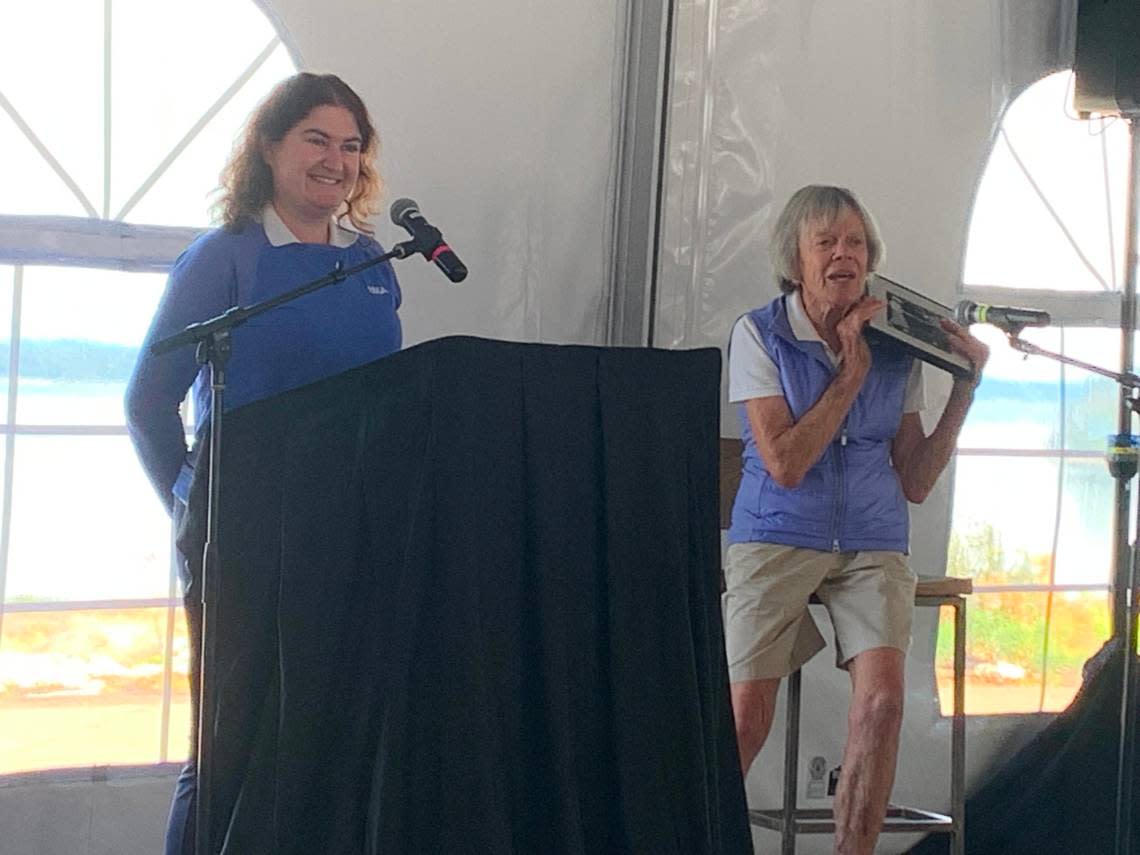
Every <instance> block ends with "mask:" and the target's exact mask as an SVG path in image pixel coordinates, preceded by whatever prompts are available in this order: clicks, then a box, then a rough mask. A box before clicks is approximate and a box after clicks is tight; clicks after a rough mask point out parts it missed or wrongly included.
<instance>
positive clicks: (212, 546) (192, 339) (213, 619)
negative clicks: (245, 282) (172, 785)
mask: <svg viewBox="0 0 1140 855" xmlns="http://www.w3.org/2000/svg"><path fill="white" fill-rule="evenodd" d="M420 243H421V242H420V241H417V240H415V239H413V240H410V241H405V242H403V243H399V244H396V246H394V247H392V249H391V250H390V251H389V252H386V253H384V254H383V255H378V256H376V257H375V258H370V259H368V260H367V261H363V262H361V263H360V264H357V265H354V266H352V267H349V268H347V269H345V268H344V267H343V266H342V265H341V264H340V262H337V265H336V267H335V268H333V271H332V272H331V273H329V274H327V275H325V276H322V277H320V278H319V279H314V280H312V281H311V282H306V283H305V284H303V285H300V286H298V287H297V288H294V289H292V290H291V291H286V292H285V293H283V294H278V295H277V296H276V297H271V298H270V299H268V300H263V301H262V302H260V303H254V304H253V305H251V306H234V307H232V308H230V309H227V310H226V311H225V312H223V313H222V314H220V315H218V316H217V317H214V318H210V319H209V320H205V321H202V322H200V323H196V324H190V325H189V326H188V327H186V328H185V329H184V330H182V331H181V332H177V333H174V334H173V335H170V336H167V337H166V338H164V339H161V340H159V341H157V342H155V343H154V344H153V345H151V348H150V353H151V354H152V355H154V356H158V355H159V354H163V353H168V352H169V351H172V350H176V349H177V348H180V347H184V346H186V345H188V344H194V345H196V352H195V356H196V358H197V360H198V364H199V365H209V366H210V460H209V465H208V475H209V499H208V501H207V503H206V543H205V547H204V549H203V554H202V574H201V578H200V579H199V580H198V584H199V588H200V594H201V597H202V652H201V662H200V669H199V670H200V674H201V678H200V680H201V682H200V689H199V702H198V756H197V758H196V769H195V771H196V786H197V794H196V797H197V809H196V812H195V817H194V828H195V844H194V851H195V855H215V851H216V850H214V849H213V848H212V847H211V845H210V844H211V840H210V829H211V828H212V822H213V816H212V814H213V793H212V789H213V780H214V737H215V735H216V734H215V729H216V725H217V717H218V716H217V698H216V686H215V682H214V661H215V657H216V653H217V649H216V645H215V639H214V632H213V629H214V627H215V626H216V625H217V621H218V618H219V616H220V615H221V602H220V598H219V592H220V590H221V587H220V584H219V581H218V578H217V571H218V570H219V569H220V564H219V556H220V552H219V543H218V523H219V521H220V519H221V497H222V468H221V461H222V410H223V407H224V402H225V391H226V365H227V363H228V362H229V358H230V353H231V350H232V346H233V342H232V339H231V334H232V332H233V331H234V329H236V328H237V327H239V326H241V325H242V324H244V323H245V322H246V321H248V320H249V319H250V318H254V317H257V316H258V315H261V314H264V313H265V312H268V311H269V310H270V309H275V308H277V307H278V306H280V305H282V304H284V303H289V302H291V301H293V300H296V299H297V298H298V297H303V296H305V295H306V294H311V293H312V292H314V291H318V290H320V289H321V288H325V287H327V286H329V285H334V284H336V283H338V282H343V281H344V280H345V279H347V278H348V277H350V276H353V275H354V274H356V273H359V272H360V271H362V270H365V269H366V268H369V267H373V266H375V265H377V264H380V263H381V262H384V261H387V260H389V259H391V258H396V259H401V258H407V257H408V256H409V255H413V254H414V253H417V252H422V251H423V247H422V246H420Z"/></svg>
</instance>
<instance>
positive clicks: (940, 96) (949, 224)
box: [653, 0, 1076, 855]
mask: <svg viewBox="0 0 1140 855" xmlns="http://www.w3.org/2000/svg"><path fill="white" fill-rule="evenodd" d="M1075 15H1076V4H1075V2H1044V0H1042V2H1038V0H992V2H986V0H971V2H963V3H941V2H935V0H927V1H926V2H916V3H909V2H908V3H899V2H896V0H861V2H859V3H851V2H849V0H798V2H794V3H792V2H787V3H772V2H765V1H764V0H680V2H679V3H678V6H677V12H676V19H675V20H676V23H675V42H674V44H675V53H674V58H673V62H674V65H673V69H672V98H671V101H670V111H669V139H668V145H667V163H668V168H667V170H666V181H667V184H666V193H665V199H664V213H663V226H662V237H661V258H662V264H661V269H660V277H659V281H658V285H657V294H656V306H655V309H654V318H655V324H654V338H653V340H654V343H655V344H657V345H658V346H663V347H697V346H705V345H711V346H717V347H722V348H723V347H724V346H725V344H726V342H727V340H728V335H729V331H730V329H731V326H732V324H733V322H734V321H735V319H736V318H737V317H738V316H739V315H740V314H741V313H743V312H744V311H746V310H748V309H750V308H753V307H756V306H759V305H763V304H764V303H766V302H767V301H768V300H770V299H771V298H772V297H774V296H775V295H776V294H777V293H778V291H777V288H776V285H775V282H774V280H773V278H772V275H771V272H770V266H769V258H768V234H769V231H770V229H771V226H772V223H773V222H774V220H775V218H776V216H777V215H778V213H779V210H780V207H781V206H782V205H783V204H784V202H785V201H786V200H787V198H788V197H789V196H790V195H791V194H792V193H793V192H794V191H795V190H796V189H797V188H798V187H800V186H802V185H804V184H808V183H827V184H840V185H844V186H848V187H850V188H852V189H853V190H854V191H855V192H856V193H857V194H858V195H859V196H860V198H862V199H863V200H864V202H865V203H866V204H867V205H868V206H869V208H870V209H871V210H872V211H873V212H874V214H875V216H876V219H877V221H878V224H879V226H880V228H881V231H882V234H883V236H884V239H885V242H886V246H887V253H886V260H885V263H884V265H883V268H882V269H883V271H884V272H885V273H886V274H887V275H889V276H891V277H892V278H895V279H898V280H899V281H901V282H903V283H907V284H909V285H911V287H914V288H915V289H917V290H919V291H922V292H924V293H926V294H928V295H930V296H931V297H933V298H935V299H937V300H939V301H941V302H943V303H948V304H949V303H953V302H954V301H955V300H956V291H957V289H958V288H959V283H960V281H961V275H962V268H963V258H964V254H965V242H966V235H967V227H968V223H969V217H970V211H971V206H972V204H973V197H974V194H975V190H976V186H977V184H978V182H979V181H980V179H981V174H982V170H983V168H984V166H985V163H986V160H987V158H988V156H989V150H990V145H991V140H992V137H993V133H994V131H995V129H996V122H997V120H998V119H999V118H1000V115H1001V112H1002V110H1003V108H1004V106H1005V105H1006V104H1008V103H1009V101H1010V100H1011V99H1012V98H1013V97H1014V96H1015V95H1016V94H1017V93H1018V92H1020V91H1021V90H1022V89H1023V88H1024V87H1025V86H1027V85H1028V84H1030V83H1032V82H1034V81H1035V80H1037V79H1039V78H1041V77H1043V76H1045V75H1046V74H1048V73H1049V72H1051V71H1054V70H1056V69H1058V68H1064V67H1069V66H1070V65H1071V58H1072V54H1073V32H1074V27H1075ZM926 375H927V384H928V389H929V394H928V397H929V398H930V407H931V410H932V414H933V415H936V414H937V413H939V412H941V407H942V404H943V402H944V400H945V395H946V394H947V392H948V391H949V383H948V375H945V374H944V373H943V372H940V371H937V370H936V369H932V368H929V367H928V368H927V369H926ZM928 426H930V425H928ZM722 433H723V434H724V435H726V436H739V435H740V425H739V422H738V415H737V413H736V408H735V407H730V406H729V405H728V404H727V403H726V404H725V405H724V410H723V413H722ZM951 479H952V474H951V473H947V474H946V475H945V476H943V478H942V479H941V480H940V482H939V484H938V486H937V488H936V490H935V491H934V493H933V494H932V495H931V496H930V498H929V499H927V501H926V502H925V503H924V504H923V505H922V506H912V508H911V519H912V533H911V541H912V566H913V567H914V569H915V570H916V572H918V573H919V574H920V575H927V576H939V575H943V574H944V567H945V560H946V545H947V539H948V531H949V525H950V485H951ZM817 618H818V619H819V620H820V621H821V622H822V623H823V624H824V625H826V621H827V618H826V616H825V614H823V613H822V611H821V612H819V613H818V614H817ZM936 624H937V616H936V613H935V610H933V609H919V610H917V613H916V623H915V630H914V646H913V648H912V650H911V655H910V658H909V664H908V674H907V681H908V697H907V713H906V718H905V722H904V726H903V737H902V745H901V751H900V763H899V773H898V778H897V782H896V788H895V796H896V799H897V801H899V802H900V803H903V804H910V805H914V806H919V807H925V808H933V809H946V808H948V806H949V780H950V776H949V720H948V719H943V718H942V717H941V714H940V712H939V708H938V701H937V692H936V688H935V685H934V678H933V669H932V667H931V663H932V662H933V647H934V638H935V631H936ZM825 634H826V633H825ZM833 663H834V651H833V650H829V651H827V652H825V653H822V654H820V656H818V657H817V658H816V659H815V660H813V661H812V662H811V663H810V664H809V665H808V666H807V668H806V669H805V672H804V673H805V677H804V708H803V714H802V721H801V735H800V757H801V769H800V781H801V796H800V798H801V800H802V799H803V798H804V796H803V789H802V787H803V786H805V785H806V781H807V778H808V775H807V771H806V767H807V763H808V761H809V759H810V758H811V757H812V756H816V755H820V756H823V757H825V758H826V760H827V763H828V767H829V768H832V767H834V766H836V765H838V764H839V762H840V759H841V756H842V747H843V741H844V739H845V736H846V717H845V710H846V707H847V701H848V699H849V696H850V684H849V681H848V679H847V677H846V675H845V674H843V673H842V672H840V671H838V670H837V669H836V668H835V667H834V664H833ZM782 697H783V696H782V695H781V704H780V708H779V709H778V711H777V717H776V725H775V726H774V728H773V734H772V738H771V739H770V740H769V744H768V745H767V746H766V747H765V749H764V751H763V753H762V754H761V755H760V757H759V759H758V761H757V763H756V765H755V766H754V767H753V770H752V772H751V774H750V775H749V777H748V781H747V791H748V797H749V803H750V804H751V805H753V806H756V807H774V806H777V805H779V804H781V803H782V797H781V788H782V774H783V748H784V745H783V726H782V725H783V718H782V716H783V702H782ZM1048 718H1049V717H1047V716H1007V717H993V718H973V719H971V720H970V723H969V727H968V737H969V738H968V743H967V746H968V751H967V766H968V773H967V782H968V785H969V784H970V783H973V782H976V781H977V780H978V778H979V777H981V776H983V775H984V774H985V772H986V771H987V770H988V769H990V768H992V767H993V766H994V765H995V764H998V763H1000V762H1001V760H1002V759H1003V758H1004V757H1008V756H1009V754H1010V753H1011V751H1012V750H1013V749H1014V747H1015V746H1016V745H1018V744H1021V743H1023V742H1024V741H1026V740H1028V739H1029V738H1031V737H1032V735H1033V734H1034V733H1035V732H1036V731H1037V730H1038V729H1039V728H1040V727H1041V726H1043V724H1044V723H1045V722H1046V721H1047V720H1048ZM828 801H829V800H822V801H819V802H804V804H806V805H807V806H816V807H819V806H825V805H826V804H828ZM755 841H756V843H757V847H758V849H757V851H774V850H773V848H774V847H775V846H777V845H778V844H777V842H776V841H777V838H776V836H775V835H774V834H773V833H771V832H763V831H757V832H755ZM913 841H914V838H913V837H906V836H901V835H893V836H885V837H884V838H883V839H882V841H881V842H880V847H879V849H880V851H882V852H898V851H903V850H905V849H906V848H907V847H908V846H909V845H911V844H912V843H913ZM830 847H831V841H830V839H828V838H826V837H816V838H803V839H802V840H801V842H800V846H799V848H798V849H797V851H800V852H804V853H809V855H810V853H815V852H830V851H831V849H830Z"/></svg>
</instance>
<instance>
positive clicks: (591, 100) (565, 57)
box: [272, 0, 626, 344]
mask: <svg viewBox="0 0 1140 855" xmlns="http://www.w3.org/2000/svg"><path fill="white" fill-rule="evenodd" d="M272 6H273V9H274V10H275V11H276V14H277V15H278V17H279V18H280V20H281V22H282V24H283V25H284V28H285V29H286V30H287V31H288V33H289V34H290V36H291V38H292V40H293V42H294V43H295V44H296V46H297V49H298V51H299V54H300V56H301V58H302V60H303V61H304V65H305V67H307V68H311V69H313V70H320V71H333V72H335V73H337V74H339V75H341V76H342V77H343V78H344V79H345V80H347V81H349V82H350V83H351V84H352V85H353V86H354V87H356V88H357V89H358V90H359V91H360V93H361V95H362V97H363V98H364V100H365V103H367V104H368V105H369V108H370V110H371V111H372V114H373V120H374V122H375V123H376V125H377V127H378V129H379V132H380V139H381V146H382V150H381V171H382V174H383V176H384V179H385V182H386V185H387V186H386V197H387V200H388V202H391V201H392V200H393V199H396V198H399V197H402V196H410V197H412V198H414V199H415V200H416V201H417V202H419V203H420V207H421V210H422V211H423V212H424V215H425V216H426V217H427V218H428V220H430V221H431V222H433V223H434V224H436V225H438V226H439V227H440V228H441V229H442V230H443V232H444V235H445V237H446V238H447V239H448V241H449V242H450V244H451V245H452V246H453V247H454V248H455V249H456V251H457V253H458V254H459V255H460V257H461V258H462V259H463V260H464V261H465V262H466V263H467V265H468V267H469V268H470V271H471V273H470V276H469V277H468V279H467V281H466V282H464V283H463V284H462V285H460V286H454V285H451V284H449V283H448V282H447V281H446V280H445V279H443V277H442V276H441V275H440V273H439V271H437V270H436V269H435V268H434V267H433V266H431V265H428V264H425V263H423V262H422V261H418V260H409V261H405V262H403V263H402V264H401V265H400V266H399V268H398V273H399V276H400V279H401V282H402V284H403V286H404V291H405V302H404V305H403V307H402V308H401V311H400V314H401V317H402V319H403V322H404V328H405V338H406V341H407V343H409V344H414V343H415V342H418V341H423V340H425V339H429V338H436V337H439V336H441V335H448V334H452V333H463V334H471V335H482V336H491V337H496V338H505V339H513V340H520V341H539V340H541V341H548V342H573V343H601V342H602V341H603V340H604V338H605V324H606V307H607V304H608V300H609V296H608V283H609V269H610V259H609V250H610V247H611V245H612V240H611V234H612V226H611V219H612V211H613V206H614V201H613V199H614V182H615V174H616V173H615V170H616V157H617V155H616V152H617V145H618V141H619V129H620V114H621V95H622V88H621V87H622V84H623V79H624V77H623V67H624V62H625V17H626V4H625V3H624V2H619V0H582V2H577V3H572V4H557V3H547V4H534V3H528V2H525V0H495V2H493V3H470V2H463V0H434V2H432V3H430V4H424V3H417V2H413V0H385V2H383V3H364V2H360V0H327V2H322V3H317V2H314V0H278V2H275V3H273V4H272ZM382 219H383V222H382V223H380V224H379V225H380V229H379V232H378V234H379V237H380V240H381V242H382V243H389V244H390V243H392V242H394V241H396V240H401V239H403V238H404V237H406V235H405V234H404V233H403V232H401V231H400V230H398V229H396V228H395V227H394V226H392V225H391V224H389V223H388V222H387V217H386V216H385V217H382Z"/></svg>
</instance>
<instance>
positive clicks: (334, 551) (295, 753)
mask: <svg viewBox="0 0 1140 855" xmlns="http://www.w3.org/2000/svg"><path fill="white" fill-rule="evenodd" d="M719 367H720V356H719V353H718V352H717V351H715V350H702V351H688V352H669V351H654V350H642V349H607V348H593V347H555V346H547V345H522V344H509V343H504V342H494V341H487V340H481V339H471V338H451V339H442V340H438V341H434V342H429V343H427V344H424V345H420V346H418V347H414V348H411V349H409V350H406V351H403V352H401V353H398V354H395V355H394V356H391V357H389V358H387V359H385V360H381V361H380V362H377V363H374V364H372V365H369V366H366V367H364V368H361V369H358V370H356V371H352V372H348V373H346V374H343V375H340V376H338V377H335V378H332V379H331V380H328V381H325V382H323V383H320V384H317V385H314V386H310V387H306V388H304V389H301V390H298V391H295V392H292V393H289V394H286V395H283V396H279V397H277V398H273V399H270V400H267V401H263V402H260V403H258V404H254V405H251V406H248V407H245V408H242V409H240V410H237V411H235V412H234V413H232V414H231V415H228V416H227V422H226V432H225V437H224V439H225V448H224V451H223V467H224V471H225V480H224V482H223V483H224V493H223V497H222V507H223V518H222V521H221V530H220V542H221V569H220V571H219V573H220V578H221V609H222V611H221V615H220V617H219V621H218V624H219V625H218V626H217V627H215V631H216V632H217V636H216V638H217V641H218V651H219V653H218V662H217V666H216V669H215V674H216V680H217V692H218V697H219V724H218V730H217V736H216V748H215V755H214V756H215V764H216V765H215V773H214V774H215V783H214V788H213V790H214V819H215V828H214V833H213V834H214V842H215V845H217V846H219V847H221V848H222V851H224V852H225V853H228V855H256V853H274V855H284V853H306V855H312V853H416V855H420V853H437V852H440V853H466V852H472V853H520V855H521V854H522V853H543V855H557V853H567V855H578V854H579V853H581V855H586V853H589V855H595V853H626V852H628V853H647V855H648V853H653V855H666V853H676V855H697V853H751V851H752V850H751V841H750V835H749V831H748V825H747V816H746V810H745V803H744V792H743V786H742V783H741V779H740V773H739V768H738V761H737V756H736V743H735V738H734V735H733V729H732V719H731V708H730V704H729V698H728V688H727V672H726V666H725V659H724V652H723V646H722V626H721V618H720V606H719V597H718V590H719V588H718V585H719V572H718V567H719V541H718V519H717V461H718V457H717V455H718V451H717V449H718V445H717V436H718V411H719V408H718V393H719ZM201 480H202V481H204V480H205V479H204V478H203V479H201ZM204 487H205V485H204V483H203V484H196V485H195V499H194V501H192V505H193V506H194V508H195V509H201V508H203V507H204V502H201V501H200V499H201V498H203V495H202V493H203V490H204ZM201 522H202V521H201V520H200V519H199V518H198V514H197V513H194V514H192V522H191V525H190V526H189V527H188V534H187V539H188V540H190V541H192V540H193V539H194V537H195V535H194V534H193V533H194V532H200V531H201V527H202V526H201ZM184 545H185V546H186V547H187V551H188V552H189V553H190V554H194V547H192V546H190V545H189V544H184ZM223 841H224V845H223Z"/></svg>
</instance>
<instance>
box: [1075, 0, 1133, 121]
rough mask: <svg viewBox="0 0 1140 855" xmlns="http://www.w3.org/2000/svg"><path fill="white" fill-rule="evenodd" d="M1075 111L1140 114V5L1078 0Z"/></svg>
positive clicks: (1120, 0) (1115, 0)
mask: <svg viewBox="0 0 1140 855" xmlns="http://www.w3.org/2000/svg"><path fill="white" fill-rule="evenodd" d="M1073 71H1074V72H1075V76H1076V82H1075V85H1074V87H1073V108H1074V109H1075V110H1076V111H1077V112H1078V113H1080V114H1081V115H1082V116H1088V114H1090V113H1099V114H1101V115H1104V116H1126V117H1133V116H1138V115H1140V0H1080V2H1079V3H1078V4H1077V44H1076V58H1075V60H1074V62H1073Z"/></svg>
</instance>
